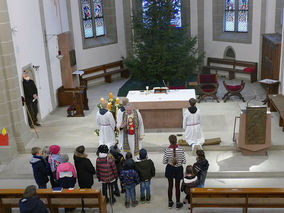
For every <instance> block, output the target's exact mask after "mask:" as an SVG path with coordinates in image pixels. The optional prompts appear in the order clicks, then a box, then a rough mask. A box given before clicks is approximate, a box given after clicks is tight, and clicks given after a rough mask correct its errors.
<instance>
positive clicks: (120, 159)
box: [110, 145, 124, 197]
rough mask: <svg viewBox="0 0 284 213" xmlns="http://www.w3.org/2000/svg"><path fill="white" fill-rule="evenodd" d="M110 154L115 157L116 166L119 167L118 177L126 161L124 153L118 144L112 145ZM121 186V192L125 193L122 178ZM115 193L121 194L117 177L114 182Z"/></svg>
mask: <svg viewBox="0 0 284 213" xmlns="http://www.w3.org/2000/svg"><path fill="white" fill-rule="evenodd" d="M110 154H111V156H112V157H113V159H114V160H115V166H116V169H117V174H118V177H120V173H121V171H122V165H123V161H124V158H123V155H122V154H121V153H120V151H119V149H118V147H117V145H114V146H111V147H110ZM120 186H121V193H124V189H123V187H122V184H121V180H120ZM114 194H115V195H116V196H118V197H119V196H120V192H119V188H118V184H117V179H116V180H115V182H114Z"/></svg>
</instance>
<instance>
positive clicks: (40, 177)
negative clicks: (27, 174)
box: [30, 147, 48, 189]
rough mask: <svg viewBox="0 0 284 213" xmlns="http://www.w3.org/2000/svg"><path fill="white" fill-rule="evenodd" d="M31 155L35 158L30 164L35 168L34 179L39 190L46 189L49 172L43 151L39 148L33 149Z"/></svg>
mask: <svg viewBox="0 0 284 213" xmlns="http://www.w3.org/2000/svg"><path fill="white" fill-rule="evenodd" d="M31 154H32V155H33V156H32V158H31V160H30V163H31V164H32V167H33V173H34V179H35V181H36V183H37V185H38V188H39V189H46V184H47V182H48V170H47V167H46V163H45V161H44V159H43V158H42V156H41V149H40V148H39V147H33V148H32V150H31Z"/></svg>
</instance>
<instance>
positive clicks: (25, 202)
mask: <svg viewBox="0 0 284 213" xmlns="http://www.w3.org/2000/svg"><path fill="white" fill-rule="evenodd" d="M19 208H20V213H35V212H36V213H48V210H47V209H46V207H45V205H44V204H43V202H42V201H41V200H40V199H39V197H35V198H28V199H26V198H23V199H21V200H20V201H19Z"/></svg>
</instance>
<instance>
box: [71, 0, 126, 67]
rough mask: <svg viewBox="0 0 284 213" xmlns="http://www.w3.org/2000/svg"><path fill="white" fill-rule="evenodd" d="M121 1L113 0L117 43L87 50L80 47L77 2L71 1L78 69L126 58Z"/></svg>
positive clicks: (80, 38)
mask: <svg viewBox="0 0 284 213" xmlns="http://www.w3.org/2000/svg"><path fill="white" fill-rule="evenodd" d="M122 1H123V0H115V7H116V25H117V36H118V42H117V43H116V44H111V45H105V46H100V47H95V48H89V49H83V45H82V37H81V24H80V19H81V16H80V14H79V12H80V9H79V1H75V0H74V1H71V13H72V25H73V35H74V43H75V49H76V60H77V68H78V69H84V68H88V67H93V66H97V65H101V64H106V63H110V62H113V61H118V60H121V57H125V56H126V45H125V36H124V35H125V34H124V24H123V4H122Z"/></svg>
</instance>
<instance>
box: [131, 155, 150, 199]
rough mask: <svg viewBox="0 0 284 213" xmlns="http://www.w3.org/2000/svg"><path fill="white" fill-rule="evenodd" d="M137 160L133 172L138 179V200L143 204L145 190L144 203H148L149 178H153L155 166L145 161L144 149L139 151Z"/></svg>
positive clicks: (147, 160)
mask: <svg viewBox="0 0 284 213" xmlns="http://www.w3.org/2000/svg"><path fill="white" fill-rule="evenodd" d="M139 159H140V161H138V162H136V163H135V170H136V171H137V172H138V174H139V178H140V200H141V202H142V203H144V202H145V190H146V201H147V202H150V199H151V192H150V184H151V178H152V177H154V176H155V166H154V163H153V161H152V160H151V159H147V151H146V149H140V151H139Z"/></svg>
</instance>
